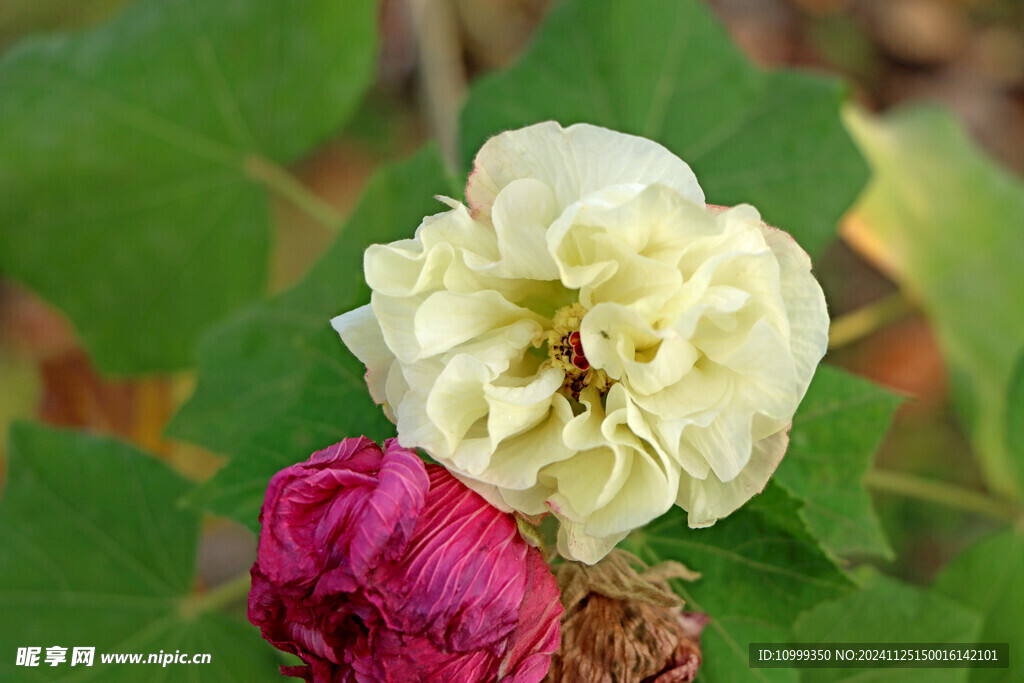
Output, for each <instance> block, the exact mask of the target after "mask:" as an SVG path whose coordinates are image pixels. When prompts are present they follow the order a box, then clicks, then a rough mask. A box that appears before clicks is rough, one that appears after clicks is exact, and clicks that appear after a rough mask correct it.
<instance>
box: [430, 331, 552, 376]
mask: <svg viewBox="0 0 1024 683" xmlns="http://www.w3.org/2000/svg"><path fill="white" fill-rule="evenodd" d="M543 334H544V328H543V327H542V326H541V325H540V324H538V323H537V322H536V321H535V320H517V321H515V322H514V323H512V324H511V325H506V326H505V327H499V328H497V329H495V330H491V331H489V332H486V333H484V334H481V335H479V336H478V337H476V338H475V339H473V340H472V341H469V342H466V343H463V344H459V345H458V346H456V347H454V348H452V349H451V350H450V351H448V352H447V353H445V354H444V355H442V356H441V357H440V361H441V363H443V364H447V363H448V362H450V361H451V360H452V359H453V358H455V357H456V356H472V357H473V358H475V359H477V360H478V361H480V362H481V363H483V364H484V365H486V366H487V367H488V368H489V369H490V371H491V376H492V377H497V376H498V375H500V374H501V373H504V372H506V371H508V370H509V368H511V367H512V366H513V365H515V364H516V363H517V360H518V359H519V358H521V357H522V356H523V352H524V351H525V350H526V349H527V347H529V346H531V345H539V344H540V342H541V341H542V340H543ZM530 374H531V375H533V374H535V373H530Z"/></svg>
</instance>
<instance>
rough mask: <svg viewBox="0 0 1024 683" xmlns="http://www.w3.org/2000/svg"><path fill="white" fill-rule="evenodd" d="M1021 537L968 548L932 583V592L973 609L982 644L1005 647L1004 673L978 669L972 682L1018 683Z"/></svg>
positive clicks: (1023, 635)
mask: <svg viewBox="0 0 1024 683" xmlns="http://www.w3.org/2000/svg"><path fill="white" fill-rule="evenodd" d="M1021 577H1024V535H1022V534H1021V532H1020V531H1004V532H1002V533H1000V534H996V535H995V536H991V537H989V538H987V539H985V540H983V541H981V542H979V543H977V544H975V545H974V546H972V547H970V548H968V549H967V550H966V551H964V552H963V553H961V554H960V555H959V556H958V557H956V559H954V560H953V561H952V562H951V563H949V565H948V566H946V568H945V569H944V570H943V571H942V573H941V574H939V577H938V578H937V579H936V580H935V584H934V587H935V590H936V592H938V593H940V594H942V595H945V596H947V597H949V598H950V599H951V600H954V601H956V602H958V603H960V604H962V605H965V606H966V607H969V608H971V609H974V610H977V611H978V612H979V613H980V614H981V616H982V618H983V620H984V623H983V625H982V628H981V633H980V635H979V637H978V641H979V642H983V643H1009V644H1010V657H1011V661H1010V668H1009V669H977V670H974V671H973V672H972V673H971V677H970V680H972V681H985V682H986V683H987V682H990V681H1006V682H1007V683H1009V682H1010V681H1014V680H1019V677H1020V666H1021V663H1020V656H1021V653H1022V652H1024V625H1022V624H1021V619H1020V617H1021V615H1022V614H1024V581H1022V580H1021Z"/></svg>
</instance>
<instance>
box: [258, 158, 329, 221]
mask: <svg viewBox="0 0 1024 683" xmlns="http://www.w3.org/2000/svg"><path fill="white" fill-rule="evenodd" d="M244 166H245V172H246V174H247V175H248V176H249V177H250V178H252V179H253V180H258V181H259V182H261V183H263V184H264V185H266V186H267V187H268V188H270V189H271V190H272V191H274V192H275V193H277V194H278V195H280V196H281V197H283V198H284V199H287V200H288V201H290V202H291V203H292V204H294V205H295V206H296V207H298V208H299V209H301V210H302V211H304V212H306V214H308V215H309V216H310V217H311V218H313V219H314V220H316V221H317V222H319V223H321V224H323V225H324V227H326V228H328V229H330V230H335V231H336V230H338V228H339V227H340V226H341V223H342V221H343V220H344V216H343V215H342V213H341V212H340V211H338V210H337V209H335V208H334V207H333V206H331V205H330V204H329V203H327V202H326V201H324V200H323V199H321V198H320V197H319V196H318V195H317V194H316V193H315V192H313V191H312V190H310V189H309V188H308V187H306V186H305V185H304V184H302V183H301V182H300V181H299V179H298V178H296V177H295V176H294V175H292V174H291V173H289V172H288V171H287V170H285V169H284V168H282V167H281V166H278V165H277V164H275V163H274V162H273V161H270V160H269V159H267V158H265V157H262V156H260V155H258V154H251V155H249V156H248V157H246V158H245V164H244Z"/></svg>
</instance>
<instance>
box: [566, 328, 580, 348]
mask: <svg viewBox="0 0 1024 683" xmlns="http://www.w3.org/2000/svg"><path fill="white" fill-rule="evenodd" d="M569 343H570V344H572V345H573V346H579V345H580V343H581V342H580V333H579V331H578V330H577V331H576V332H573V333H572V334H570V335H569Z"/></svg>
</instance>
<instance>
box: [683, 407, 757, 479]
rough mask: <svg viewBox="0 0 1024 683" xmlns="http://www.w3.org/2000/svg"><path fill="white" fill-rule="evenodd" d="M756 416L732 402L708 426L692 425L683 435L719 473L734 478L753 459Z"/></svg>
mask: <svg viewBox="0 0 1024 683" xmlns="http://www.w3.org/2000/svg"><path fill="white" fill-rule="evenodd" d="M752 419H753V412H752V411H749V410H747V411H744V410H742V409H737V408H734V407H732V406H730V407H729V408H727V409H726V410H723V411H722V412H721V413H719V414H718V417H717V418H715V419H714V420H713V421H712V422H711V424H709V425H708V426H707V427H688V428H687V429H686V430H685V431H684V432H683V438H684V439H686V440H688V441H689V442H690V444H691V445H692V446H693V448H694V449H695V450H696V451H697V452H698V453H700V454H701V455H703V456H704V459H705V460H707V461H708V464H709V465H711V471H712V472H714V473H715V476H716V477H718V478H719V479H720V480H721V481H731V480H733V479H735V478H736V476H737V475H739V473H740V472H741V471H742V470H743V468H744V467H746V466H747V463H748V462H749V461H750V451H751V446H752V444H751V436H750V423H751V420H752Z"/></svg>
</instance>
